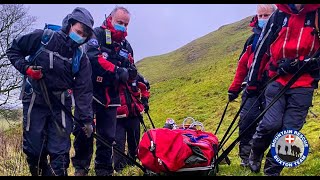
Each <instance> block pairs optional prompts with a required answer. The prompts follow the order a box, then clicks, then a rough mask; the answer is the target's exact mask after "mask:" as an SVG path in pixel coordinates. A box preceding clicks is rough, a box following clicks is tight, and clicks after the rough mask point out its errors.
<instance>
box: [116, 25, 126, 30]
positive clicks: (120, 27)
mask: <svg viewBox="0 0 320 180" xmlns="http://www.w3.org/2000/svg"><path fill="white" fill-rule="evenodd" d="M114 29H115V30H117V31H121V32H126V27H124V26H122V25H120V24H114Z"/></svg>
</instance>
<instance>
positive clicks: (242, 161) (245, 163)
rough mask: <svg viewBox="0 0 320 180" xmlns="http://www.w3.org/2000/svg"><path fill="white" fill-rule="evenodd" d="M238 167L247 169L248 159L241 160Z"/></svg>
mask: <svg viewBox="0 0 320 180" xmlns="http://www.w3.org/2000/svg"><path fill="white" fill-rule="evenodd" d="M240 166H241V167H249V160H248V159H241V162H240Z"/></svg>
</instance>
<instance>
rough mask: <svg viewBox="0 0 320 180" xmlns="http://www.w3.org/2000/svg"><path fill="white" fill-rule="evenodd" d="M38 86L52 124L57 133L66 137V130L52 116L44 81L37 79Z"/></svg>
mask: <svg viewBox="0 0 320 180" xmlns="http://www.w3.org/2000/svg"><path fill="white" fill-rule="evenodd" d="M33 68H34V69H38V70H40V69H42V67H41V66H34V67H33ZM39 85H40V89H41V91H42V95H43V98H44V101H45V102H46V104H47V105H48V108H49V110H50V112H51V115H52V118H53V119H52V121H53V123H54V125H55V126H56V127H57V130H58V133H59V134H60V135H61V136H63V137H65V136H66V130H65V128H64V127H63V126H62V124H60V123H58V122H57V120H56V118H55V116H54V112H53V109H52V105H51V102H50V98H49V95H48V90H47V86H46V85H45V82H44V79H43V78H41V79H39Z"/></svg>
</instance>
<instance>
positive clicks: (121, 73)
mask: <svg viewBox="0 0 320 180" xmlns="http://www.w3.org/2000/svg"><path fill="white" fill-rule="evenodd" d="M116 79H117V80H118V81H121V82H123V83H126V82H127V81H128V79H129V73H128V70H127V68H123V67H116Z"/></svg>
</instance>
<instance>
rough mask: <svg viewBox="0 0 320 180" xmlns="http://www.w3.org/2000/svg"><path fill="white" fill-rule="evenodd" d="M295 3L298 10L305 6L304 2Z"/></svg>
mask: <svg viewBox="0 0 320 180" xmlns="http://www.w3.org/2000/svg"><path fill="white" fill-rule="evenodd" d="M294 5H295V6H296V8H297V10H300V9H301V8H302V6H303V4H294Z"/></svg>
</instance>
